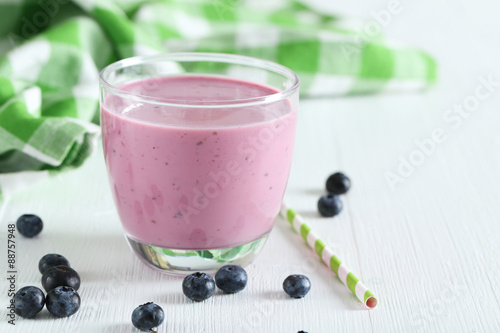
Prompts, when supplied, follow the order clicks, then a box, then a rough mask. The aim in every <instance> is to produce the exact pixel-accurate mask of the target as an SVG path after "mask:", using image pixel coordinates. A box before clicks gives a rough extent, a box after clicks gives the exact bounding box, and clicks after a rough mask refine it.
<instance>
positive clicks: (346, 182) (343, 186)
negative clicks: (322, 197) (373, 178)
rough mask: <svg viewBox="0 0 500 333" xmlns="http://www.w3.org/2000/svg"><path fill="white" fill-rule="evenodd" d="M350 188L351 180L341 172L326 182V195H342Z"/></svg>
mask: <svg viewBox="0 0 500 333" xmlns="http://www.w3.org/2000/svg"><path fill="white" fill-rule="evenodd" d="M350 188H351V180H350V179H349V177H347V176H346V175H344V174H343V173H342V172H336V173H334V174H333V175H331V176H330V177H328V179H327V180H326V190H327V191H328V193H334V194H344V193H346V192H347V191H349V189H350Z"/></svg>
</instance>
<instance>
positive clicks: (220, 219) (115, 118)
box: [101, 75, 297, 250]
mask: <svg viewBox="0 0 500 333" xmlns="http://www.w3.org/2000/svg"><path fill="white" fill-rule="evenodd" d="M121 89H123V90H126V91H128V92H132V93H134V94H139V95H143V96H149V97H154V98H157V99H158V101H163V102H168V101H170V102H172V100H176V101H177V102H176V103H175V104H182V103H192V102H198V103H199V102H202V103H205V104H207V105H210V104H212V107H211V108H204V109H202V108H196V107H188V108H186V107H181V106H175V105H172V104H168V105H165V104H164V105H158V104H150V103H149V104H148V103H146V102H140V101H132V100H130V99H124V98H120V97H118V96H115V95H113V96H108V97H107V98H106V100H105V102H104V107H103V108H102V115H101V117H102V118H101V121H102V130H103V141H104V153H105V159H106V164H107V168H108V174H109V179H110V182H111V187H112V189H113V194H114V199H115V203H116V207H117V209H118V213H119V215H120V219H121V221H122V224H123V226H124V228H125V232H126V234H127V235H128V236H129V237H131V238H133V239H135V240H137V241H139V242H142V243H146V244H149V245H155V246H159V247H164V248H170V249H191V250H201V249H217V248H227V247H233V246H237V245H241V244H245V243H248V242H251V241H254V240H257V239H259V238H260V237H262V236H263V235H265V234H267V233H268V232H269V231H270V230H271V228H272V226H273V223H274V220H275V218H276V216H277V214H278V212H279V208H280V203H281V200H282V198H283V194H284V191H285V187H286V183H287V179H288V173H289V169H290V164H291V160H292V150H293V144H294V136H295V125H296V117H297V110H296V109H294V108H293V107H292V104H293V103H290V101H289V100H281V101H279V102H274V103H271V104H265V105H258V106H255V105H254V106H238V107H232V108H227V107H220V106H217V104H220V101H224V100H226V101H227V100H235V99H246V98H253V97H259V96H267V95H271V94H275V93H276V92H277V90H275V89H273V88H270V87H267V86H262V85H257V84H254V83H250V82H246V81H239V80H232V79H226V78H221V77H216V76H188V75H186V76H176V77H163V78H156V79H149V80H143V81H139V82H134V83H132V84H127V85H124V86H122V87H121ZM179 101H184V102H182V103H179ZM217 101H218V102H217Z"/></svg>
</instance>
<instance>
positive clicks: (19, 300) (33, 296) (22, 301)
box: [14, 286, 45, 318]
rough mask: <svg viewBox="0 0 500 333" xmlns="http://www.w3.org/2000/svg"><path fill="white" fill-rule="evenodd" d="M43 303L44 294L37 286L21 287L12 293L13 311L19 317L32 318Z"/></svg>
mask: <svg viewBox="0 0 500 333" xmlns="http://www.w3.org/2000/svg"><path fill="white" fill-rule="evenodd" d="M44 305H45V295H44V294H43V291H41V290H40V289H39V288H37V287H33V286H28V287H23V288H21V289H19V290H18V291H17V293H16V294H15V295H14V311H15V312H16V314H18V315H19V316H21V317H24V318H33V317H34V316H36V314H37V313H38V312H40V311H41V310H42V309H43V306H44Z"/></svg>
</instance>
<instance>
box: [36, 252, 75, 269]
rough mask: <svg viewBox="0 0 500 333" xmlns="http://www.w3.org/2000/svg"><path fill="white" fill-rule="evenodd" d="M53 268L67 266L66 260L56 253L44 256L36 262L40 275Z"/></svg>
mask: <svg viewBox="0 0 500 333" xmlns="http://www.w3.org/2000/svg"><path fill="white" fill-rule="evenodd" d="M54 266H68V267H69V261H68V259H66V258H64V257H63V256H62V255H60V254H57V253H49V254H46V255H44V256H43V257H42V259H40V261H39V262H38V270H39V271H40V273H42V274H43V273H45V271H46V270H47V269H49V268H51V267H54Z"/></svg>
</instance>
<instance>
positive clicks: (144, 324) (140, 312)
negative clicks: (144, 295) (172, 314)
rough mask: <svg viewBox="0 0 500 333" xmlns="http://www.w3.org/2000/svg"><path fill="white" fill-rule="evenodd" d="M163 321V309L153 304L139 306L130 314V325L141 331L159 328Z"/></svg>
mask: <svg viewBox="0 0 500 333" xmlns="http://www.w3.org/2000/svg"><path fill="white" fill-rule="evenodd" d="M163 319H165V313H164V312H163V309H162V308H161V306H159V305H156V304H155V303H153V302H148V303H145V304H143V305H139V306H138V307H136V308H135V310H134V312H132V324H134V326H135V327H137V328H138V329H140V330H141V331H151V329H152V328H153V327H158V326H160V325H161V323H163Z"/></svg>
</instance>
